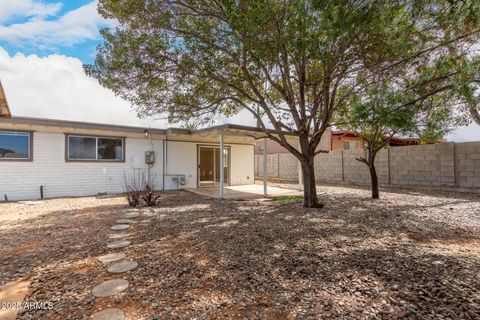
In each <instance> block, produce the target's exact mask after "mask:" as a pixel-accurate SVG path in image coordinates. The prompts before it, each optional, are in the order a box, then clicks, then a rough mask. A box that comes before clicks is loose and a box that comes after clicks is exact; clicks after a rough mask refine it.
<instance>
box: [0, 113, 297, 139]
mask: <svg viewBox="0 0 480 320" xmlns="http://www.w3.org/2000/svg"><path fill="white" fill-rule="evenodd" d="M0 126H1V127H2V128H4V129H13V130H32V131H53V132H63V133H77V134H99V135H111V136H126V137H131V138H145V137H152V138H153V139H161V140H163V139H165V140H170V141H188V142H190V141H191V142H205V143H208V142H213V143H218V141H219V134H223V135H224V138H225V143H253V142H254V141H255V140H258V139H262V138H264V137H265V136H266V135H265V133H264V132H263V131H262V130H261V129H259V128H255V127H249V126H243V125H236V124H223V125H218V126H213V127H209V128H202V129H196V130H190V129H184V128H167V129H161V128H152V127H136V126H124V125H115V124H105V123H93V122H80V121H68V120H55V119H45V118H32V117H11V118H0ZM271 133H273V134H275V132H274V131H273V130H272V131H271ZM285 134H286V135H287V136H288V137H290V138H293V137H294V136H293V135H292V134H290V133H287V132H286V133H285Z"/></svg>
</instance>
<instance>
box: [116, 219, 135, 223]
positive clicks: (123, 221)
mask: <svg viewBox="0 0 480 320" xmlns="http://www.w3.org/2000/svg"><path fill="white" fill-rule="evenodd" d="M132 222H133V221H132V220H130V219H118V220H117V221H115V223H120V224H121V223H132Z"/></svg>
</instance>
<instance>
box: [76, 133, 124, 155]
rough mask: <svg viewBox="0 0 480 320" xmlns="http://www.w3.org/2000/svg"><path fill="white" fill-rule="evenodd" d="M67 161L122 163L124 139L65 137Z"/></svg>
mask: <svg viewBox="0 0 480 320" xmlns="http://www.w3.org/2000/svg"><path fill="white" fill-rule="evenodd" d="M67 141H68V147H67V155H68V157H67V160H73V161H86V160H87V161H88V160H90V161H124V156H125V155H124V143H125V141H124V139H123V138H109V137H90V136H74V135H69V136H67Z"/></svg>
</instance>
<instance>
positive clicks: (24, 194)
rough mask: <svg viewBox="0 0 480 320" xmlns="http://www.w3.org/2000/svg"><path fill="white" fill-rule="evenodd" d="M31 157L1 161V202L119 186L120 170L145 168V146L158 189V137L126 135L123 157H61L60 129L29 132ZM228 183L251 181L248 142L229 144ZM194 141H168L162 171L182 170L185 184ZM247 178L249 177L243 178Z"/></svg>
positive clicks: (190, 179)
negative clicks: (80, 159) (152, 161)
mask: <svg viewBox="0 0 480 320" xmlns="http://www.w3.org/2000/svg"><path fill="white" fill-rule="evenodd" d="M33 135H34V137H33V161H32V162H6V161H0V201H2V200H3V198H4V195H7V197H8V199H9V200H24V199H38V198H40V186H43V188H44V196H45V197H46V198H50V197H60V196H82V195H96V194H99V193H119V192H122V191H123V173H124V172H131V171H132V170H133V169H145V168H146V165H145V151H151V150H153V151H155V159H156V161H155V165H154V166H153V167H152V169H151V170H153V171H154V172H155V173H156V176H157V188H159V189H161V188H162V187H163V184H162V181H163V179H162V174H163V170H162V164H163V154H162V150H163V146H162V144H163V141H162V140H149V139H132V138H127V139H126V141H125V147H126V151H125V162H118V163H114V162H66V161H65V135H64V134H63V133H49V132H34V134H33ZM231 148H232V149H231V150H232V157H233V158H232V168H231V174H232V184H235V185H236V184H248V183H253V175H254V164H253V160H254V159H253V145H252V146H250V145H248V146H243V145H232V146H231ZM196 152H197V143H194V142H176V141H169V142H168V163H167V174H185V176H186V182H187V184H186V186H182V187H184V188H195V187H196V186H197V153H196ZM247 177H249V178H248V179H247ZM165 187H166V189H171V188H176V184H175V183H173V182H172V181H171V177H166V178H165Z"/></svg>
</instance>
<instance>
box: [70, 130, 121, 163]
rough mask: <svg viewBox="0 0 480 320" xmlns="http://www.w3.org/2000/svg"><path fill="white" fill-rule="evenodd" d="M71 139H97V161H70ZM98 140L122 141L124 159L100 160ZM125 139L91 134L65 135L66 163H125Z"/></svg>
mask: <svg viewBox="0 0 480 320" xmlns="http://www.w3.org/2000/svg"><path fill="white" fill-rule="evenodd" d="M69 137H77V138H95V145H96V146H95V157H96V159H70V157H69V154H70V152H69V151H70V139H69ZM98 139H115V140H120V141H122V159H121V160H115V159H98ZM125 143H126V139H125V137H113V136H101V135H98V136H97V135H91V134H76V133H65V162H102V163H103V162H110V163H124V162H125Z"/></svg>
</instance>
